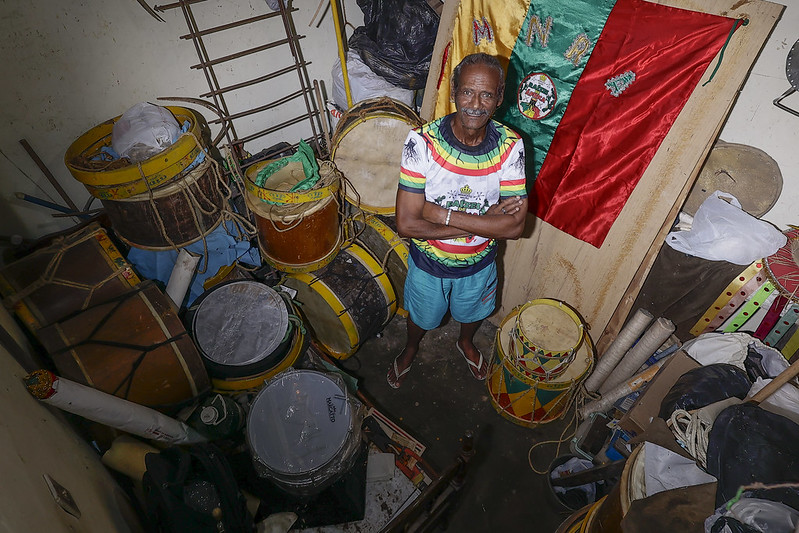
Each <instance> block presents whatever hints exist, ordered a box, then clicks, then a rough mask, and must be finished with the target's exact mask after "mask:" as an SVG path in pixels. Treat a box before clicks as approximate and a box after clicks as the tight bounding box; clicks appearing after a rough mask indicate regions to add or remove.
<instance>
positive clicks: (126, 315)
mask: <svg viewBox="0 0 799 533" xmlns="http://www.w3.org/2000/svg"><path fill="white" fill-rule="evenodd" d="M39 339H40V341H41V342H42V344H43V345H44V347H45V348H46V349H47V351H48V353H49V354H50V356H51V357H52V358H53V361H54V362H55V365H56V368H57V369H58V371H59V373H60V374H61V375H62V376H63V377H65V378H69V379H71V380H73V381H77V382H78V383H81V384H83V385H88V386H90V387H94V388H95V389H98V390H101V391H103V392H107V393H108V394H113V395H115V396H119V397H120V398H124V399H126V400H129V401H132V402H135V403H138V404H141V405H146V406H148V407H153V408H157V409H163V410H174V409H175V408H179V407H181V406H184V405H187V404H189V403H190V402H191V401H192V400H193V399H195V398H196V397H197V396H199V395H200V394H203V393H205V392H206V391H208V390H209V389H210V381H209V379H208V374H207V373H206V371H205V367H204V366H203V362H202V359H201V358H200V355H199V354H198V353H197V349H196V348H195V346H194V342H193V341H192V340H191V337H189V335H188V334H187V332H186V330H185V328H184V327H183V324H182V323H181V321H180V319H179V318H178V316H177V313H175V310H174V308H173V307H172V303H171V301H170V300H169V298H168V297H167V296H165V295H164V294H163V293H162V292H161V291H160V290H159V289H158V287H156V286H155V285H154V284H153V283H152V282H149V281H146V282H144V283H142V284H141V285H139V286H138V287H137V288H136V289H135V290H133V291H130V292H128V293H127V294H125V295H123V296H122V297H119V298H116V299H114V300H111V301H109V302H106V303H104V304H100V305H97V306H95V307H91V308H89V309H87V310H85V311H83V312H81V313H78V314H77V315H74V316H73V317H71V318H68V319H65V320H63V321H62V322H57V323H55V324H52V325H50V326H47V327H45V328H42V329H41V330H40V331H39Z"/></svg>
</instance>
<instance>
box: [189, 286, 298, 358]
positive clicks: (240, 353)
mask: <svg viewBox="0 0 799 533" xmlns="http://www.w3.org/2000/svg"><path fill="white" fill-rule="evenodd" d="M192 328H193V330H194V339H195V341H196V342H197V346H198V347H199V348H200V351H201V352H202V353H203V355H204V356H205V357H207V358H208V359H209V360H211V361H212V362H214V363H218V364H220V365H231V366H242V365H249V364H252V363H257V362H258V361H261V360H262V359H264V358H266V357H267V356H269V354H271V353H272V352H273V351H274V350H275V349H276V348H277V347H278V346H279V345H280V343H281V342H282V341H283V337H284V336H285V334H286V329H287V328H288V310H287V309H286V303H285V302H284V301H283V298H281V297H280V295H279V294H278V293H277V292H276V291H275V290H274V289H272V288H271V287H269V286H267V285H264V284H263V283H258V282H256V281H234V282H231V283H227V284H225V285H220V286H218V287H216V288H214V289H212V290H211V291H209V292H208V293H207V294H206V296H205V297H204V298H203V300H202V302H200V305H199V306H198V307H197V311H196V312H195V315H194V320H193V323H192Z"/></svg>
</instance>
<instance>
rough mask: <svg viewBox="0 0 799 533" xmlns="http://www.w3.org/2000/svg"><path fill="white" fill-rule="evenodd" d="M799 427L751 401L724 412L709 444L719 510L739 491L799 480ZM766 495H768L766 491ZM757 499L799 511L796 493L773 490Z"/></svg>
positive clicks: (709, 467) (709, 469) (793, 491)
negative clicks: (755, 486)
mask: <svg viewBox="0 0 799 533" xmlns="http://www.w3.org/2000/svg"><path fill="white" fill-rule="evenodd" d="M797 442H799V425H797V424H796V423H795V422H793V421H791V420H789V419H788V418H785V417H784V416H780V415H777V414H774V413H771V412H769V411H766V410H765V409H761V408H760V407H758V406H757V405H755V404H753V403H751V402H749V403H743V404H740V405H733V406H732V407H728V408H727V409H725V410H723V411H722V412H721V413H719V415H718V416H717V417H716V420H715V422H713V429H711V430H710V436H709V438H708V446H707V471H708V473H709V474H711V475H713V476H716V479H718V486H717V489H716V506H721V505H723V504H724V503H725V502H727V501H729V500H730V499H732V498H733V497H734V496H735V495H736V493H737V491H738V488H739V487H741V486H745V485H751V484H752V483H755V482H759V483H763V484H765V485H770V484H777V483H786V482H791V483H795V482H796V481H797V480H799V447H798V446H796V443H797ZM764 492H765V491H764ZM767 492H768V494H767V495H761V493H760V492H759V491H753V494H754V495H755V496H756V497H764V498H766V499H769V500H772V501H779V502H782V503H784V504H785V505H788V506H790V507H793V508H794V509H799V495H797V492H796V491H795V490H790V489H772V490H770V491H767Z"/></svg>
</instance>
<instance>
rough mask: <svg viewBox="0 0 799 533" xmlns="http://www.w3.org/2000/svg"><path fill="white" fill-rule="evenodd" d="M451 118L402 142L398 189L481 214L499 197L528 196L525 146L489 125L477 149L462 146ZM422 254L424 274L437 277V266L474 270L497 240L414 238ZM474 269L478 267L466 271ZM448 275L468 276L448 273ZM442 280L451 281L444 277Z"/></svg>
mask: <svg viewBox="0 0 799 533" xmlns="http://www.w3.org/2000/svg"><path fill="white" fill-rule="evenodd" d="M450 121H451V115H448V116H446V117H443V118H440V119H438V120H435V121H433V122H431V123H428V124H425V125H424V126H422V127H420V128H417V129H415V130H413V131H411V132H410V133H409V134H408V138H407V139H406V141H405V147H404V149H403V156H402V165H401V169H400V182H399V188H400V189H401V190H404V191H409V192H414V193H419V194H424V195H425V199H426V200H427V201H429V202H433V203H435V204H438V205H440V206H442V207H444V208H446V209H455V210H457V211H463V212H466V213H470V214H483V213H485V212H486V211H487V210H488V208H489V207H490V206H491V205H493V204H495V203H497V202H498V201H499V199H500V198H507V197H511V196H522V197H524V196H527V192H526V189H525V175H524V146H523V143H522V142H521V140H520V137H519V136H518V135H517V134H516V133H515V132H514V131H513V130H511V129H510V128H508V127H506V126H503V125H502V124H500V123H498V122H495V121H491V122H490V123H489V124H488V127H487V132H486V138H485V140H484V141H483V143H481V144H480V145H479V146H476V147H468V146H464V145H462V144H461V143H460V142H459V141H457V139H455V136H454V135H453V134H452V129H451V127H450ZM412 242H413V244H414V247H415V248H416V251H417V254H414V253H413V250H412V255H414V257H415V258H416V257H419V256H418V252H421V255H422V256H423V257H422V258H421V259H422V263H423V264H421V265H418V266H419V267H420V268H422V269H423V270H425V271H427V272H428V273H430V274H433V275H440V274H441V272H438V271H431V270H437V269H436V267H435V266H434V267H432V268H431V267H428V268H425V264H424V263H426V262H432V263H436V264H438V265H439V266H441V267H443V268H444V269H445V270H447V269H452V268H454V269H460V268H463V267H470V266H471V267H475V266H476V265H477V264H478V263H480V262H481V261H482V260H483V259H484V258H487V257H489V255H490V256H491V257H493V252H494V251H495V247H496V242H495V241H494V240H493V239H487V238H485V237H480V236H472V237H468V238H458V239H447V240H442V241H436V240H429V241H425V240H420V239H413V241H412ZM470 270H474V271H476V270H477V269H476V268H475V269H470ZM450 273H452V274H453V275H454V274H455V273H457V274H458V275H468V274H469V272H467V271H461V270H457V271H455V272H453V271H450ZM444 277H451V276H447V275H446V274H444Z"/></svg>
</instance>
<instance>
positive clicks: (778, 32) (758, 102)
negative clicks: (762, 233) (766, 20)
mask: <svg viewBox="0 0 799 533" xmlns="http://www.w3.org/2000/svg"><path fill="white" fill-rule="evenodd" d="M776 3H780V4H783V5H785V6H786V7H785V10H784V11H783V13H782V19H781V20H780V21H779V22H778V23H777V26H776V27H775V28H774V31H773V32H772V34H771V37H770V38H769V40H768V42H767V43H766V45H765V46H764V47H763V51H762V52H761V53H760V57H759V58H758V60H757V62H756V63H755V65H754V68H753V69H752V71H751V72H750V73H749V79H748V80H747V82H746V84H745V85H744V87H743V90H742V91H741V93H740V94H739V96H738V101H737V102H736V103H735V107H734V108H733V109H732V113H730V117H729V118H728V119H727V123H726V124H725V125H724V129H723V130H722V131H721V135H720V137H719V138H720V139H722V140H724V141H727V142H735V143H742V144H748V145H750V146H754V147H756V148H760V149H761V150H763V151H765V152H766V153H767V154H768V155H770V156H771V157H772V158H774V160H775V161H777V164H778V165H779V167H780V172H781V173H782V179H783V188H782V194H781V196H780V198H779V200H778V201H777V203H776V204H775V205H774V207H772V208H771V210H770V211H769V212H768V213H766V214H765V215H763V216H762V217H761V218H762V219H764V220H768V221H769V222H771V223H772V224H774V225H776V226H777V227H779V228H780V229H786V227H787V226H788V225H789V224H799V213H797V210H796V205H797V204H799V180H797V178H799V116H796V115H792V114H791V113H788V112H787V111H783V110H781V109H779V108H778V107H776V106H775V105H773V104H772V101H773V100H774V99H775V98H777V97H778V96H780V95H781V94H782V93H784V92H785V91H786V90H788V89H789V88H790V87H791V85H790V84H789V83H788V80H787V78H786V77H785V61H786V58H787V56H788V52H789V51H790V50H791V47H792V46H793V44H794V43H795V42H796V40H797V39H799V0H777V2H776ZM797 61H799V58H797ZM782 103H783V104H784V105H786V106H788V107H790V108H792V109H795V110H797V111H799V93H794V94H793V95H791V96H790V97H788V98H786V99H785V100H783V101H782Z"/></svg>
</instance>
